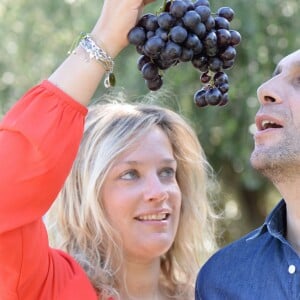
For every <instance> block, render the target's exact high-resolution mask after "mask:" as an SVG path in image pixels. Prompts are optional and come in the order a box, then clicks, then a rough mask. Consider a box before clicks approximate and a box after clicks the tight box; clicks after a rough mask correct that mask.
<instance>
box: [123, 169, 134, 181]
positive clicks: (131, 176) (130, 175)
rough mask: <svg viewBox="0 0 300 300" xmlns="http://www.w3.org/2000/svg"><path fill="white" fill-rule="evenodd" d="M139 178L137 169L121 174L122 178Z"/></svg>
mask: <svg viewBox="0 0 300 300" xmlns="http://www.w3.org/2000/svg"><path fill="white" fill-rule="evenodd" d="M136 178H138V173H137V171H135V170H129V171H126V172H124V173H123V174H122V175H121V179H125V180H132V179H136Z"/></svg>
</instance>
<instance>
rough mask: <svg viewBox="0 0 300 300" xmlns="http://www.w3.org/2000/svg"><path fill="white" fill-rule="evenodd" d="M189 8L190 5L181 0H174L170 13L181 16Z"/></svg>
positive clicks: (177, 16)
mask: <svg viewBox="0 0 300 300" xmlns="http://www.w3.org/2000/svg"><path fill="white" fill-rule="evenodd" d="M187 9H188V5H187V4H186V3H185V2H184V1H181V0H174V1H173V2H172V3H171V6H170V14H171V15H172V16H174V17H175V18H181V17H182V16H183V15H184V14H185V13H186V12H187Z"/></svg>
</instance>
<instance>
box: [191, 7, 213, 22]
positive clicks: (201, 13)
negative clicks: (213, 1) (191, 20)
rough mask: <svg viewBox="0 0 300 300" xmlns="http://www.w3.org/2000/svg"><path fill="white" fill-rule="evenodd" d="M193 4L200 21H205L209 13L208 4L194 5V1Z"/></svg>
mask: <svg viewBox="0 0 300 300" xmlns="http://www.w3.org/2000/svg"><path fill="white" fill-rule="evenodd" d="M194 5H195V11H196V12H197V13H198V15H199V16H200V18H201V22H206V21H207V19H208V18H209V16H210V14H211V11H210V8H209V6H204V5H199V6H196V3H195V4H194Z"/></svg>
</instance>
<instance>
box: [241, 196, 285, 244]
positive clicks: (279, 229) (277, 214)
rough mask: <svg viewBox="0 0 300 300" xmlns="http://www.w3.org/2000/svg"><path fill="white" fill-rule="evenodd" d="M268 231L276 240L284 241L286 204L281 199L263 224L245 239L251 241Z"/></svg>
mask: <svg viewBox="0 0 300 300" xmlns="http://www.w3.org/2000/svg"><path fill="white" fill-rule="evenodd" d="M266 231H268V232H269V233H270V234H271V235H272V236H274V237H275V238H278V239H280V240H282V241H284V240H285V234H286V203H285V201H284V200H283V199H282V200H281V201H280V202H279V203H278V204H277V205H276V206H275V208H274V209H273V210H272V211H271V213H270V214H269V215H268V216H267V218H266V220H265V222H264V224H263V225H262V226H261V227H260V228H258V229H257V230H255V231H254V232H253V234H250V236H249V237H248V238H247V241H248V240H253V239H255V238H257V237H259V236H261V235H262V234H263V233H265V232H266Z"/></svg>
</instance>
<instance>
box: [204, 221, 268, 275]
mask: <svg viewBox="0 0 300 300" xmlns="http://www.w3.org/2000/svg"><path fill="white" fill-rule="evenodd" d="M267 239H268V235H267V236H266V235H265V232H264V229H263V226H262V227H259V228H257V229H255V230H253V231H251V232H249V233H248V234H246V235H244V236H243V237H241V238H239V239H238V240H236V241H234V242H231V243H230V244H228V245H226V246H224V247H223V248H221V249H219V250H218V251H217V252H216V253H215V254H213V255H212V256H211V257H210V258H209V259H208V261H207V262H206V263H205V264H204V266H203V267H202V269H201V272H205V273H209V272H210V270H211V271H212V272H216V270H218V269H221V270H225V271H226V270H229V269H231V268H232V267H235V266H237V265H241V264H242V265H244V266H245V264H247V262H249V258H250V257H252V256H253V254H254V253H255V252H256V251H257V250H258V248H260V247H261V246H262V245H263V244H265V243H266V242H267Z"/></svg>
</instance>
